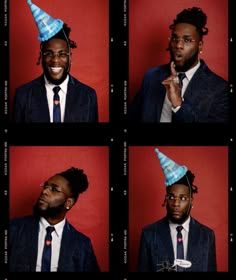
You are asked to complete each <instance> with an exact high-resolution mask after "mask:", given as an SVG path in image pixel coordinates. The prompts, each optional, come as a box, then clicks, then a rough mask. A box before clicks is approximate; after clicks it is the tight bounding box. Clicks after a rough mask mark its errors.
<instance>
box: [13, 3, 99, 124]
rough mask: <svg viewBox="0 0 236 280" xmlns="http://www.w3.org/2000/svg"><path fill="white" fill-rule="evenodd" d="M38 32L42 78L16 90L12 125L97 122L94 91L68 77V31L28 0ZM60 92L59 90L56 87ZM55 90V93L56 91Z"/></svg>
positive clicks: (72, 43)
mask: <svg viewBox="0 0 236 280" xmlns="http://www.w3.org/2000/svg"><path fill="white" fill-rule="evenodd" d="M28 4H29V5H30V8H31V11H32V14H33V16H34V19H35V22H36V25H37V27H38V29H39V36H38V39H39V40H40V42H41V43H40V56H39V61H38V64H40V61H41V60H42V68H43V75H41V76H40V77H38V78H36V79H35V80H33V81H30V82H29V83H27V84H24V85H22V86H20V87H18V88H17V89H16V93H15V97H14V106H13V115H14V117H13V118H14V121H15V122H17V123H21V122H27V123H29V122H40V123H45V122H59V123H60V122H98V104H97V95H96V91H95V90H94V89H93V88H91V87H90V86H88V85H85V84H83V83H81V82H80V81H78V80H77V79H76V78H74V77H73V76H71V75H70V74H69V73H70V67H71V63H72V62H71V56H72V53H71V49H73V48H76V47H77V46H76V43H75V42H74V41H73V40H71V39H70V37H69V35H70V31H71V28H70V27H68V26H67V24H65V23H63V21H62V20H60V19H53V18H52V17H50V16H49V15H48V14H47V13H45V12H44V11H42V10H41V9H39V8H38V7H37V6H36V5H34V4H32V2H31V1H30V0H28ZM58 86H59V87H60V88H59V87H58ZM54 88H56V89H58V91H57V92H55V89H54Z"/></svg>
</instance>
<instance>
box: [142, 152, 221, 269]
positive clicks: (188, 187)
mask: <svg viewBox="0 0 236 280" xmlns="http://www.w3.org/2000/svg"><path fill="white" fill-rule="evenodd" d="M155 151H156V153H157V156H158V158H159V160H160V164H161V167H162V169H163V171H164V174H165V178H166V180H165V185H166V196H165V199H164V203H163V205H162V206H166V210H167V214H166V216H165V217H163V218H162V219H160V220H158V221H156V222H154V223H152V224H150V225H147V226H145V227H144V228H143V229H142V234H141V239H140V248H139V258H138V271H139V272H163V271H177V272H179V271H181V272H184V271H186V272H207V271H216V270H217V265H216V245H215V234H214V231H213V230H212V229H210V228H209V227H207V226H205V225H203V224H201V223H200V222H198V221H197V220H196V219H194V218H193V217H192V216H191V215H190V212H191V208H192V205H193V193H197V192H198V188H197V187H196V186H194V185H193V181H194V177H195V176H194V174H193V173H192V172H191V171H190V170H188V169H187V167H186V166H180V165H178V164H177V163H175V162H174V161H172V160H171V159H169V158H168V157H166V156H165V155H164V154H163V153H161V152H160V151H159V150H158V149H155ZM179 226H180V230H181V231H180V232H178V229H179Z"/></svg>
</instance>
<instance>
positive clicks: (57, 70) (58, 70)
mask: <svg viewBox="0 0 236 280" xmlns="http://www.w3.org/2000/svg"><path fill="white" fill-rule="evenodd" d="M51 71H52V72H54V73H58V72H60V71H61V67H51Z"/></svg>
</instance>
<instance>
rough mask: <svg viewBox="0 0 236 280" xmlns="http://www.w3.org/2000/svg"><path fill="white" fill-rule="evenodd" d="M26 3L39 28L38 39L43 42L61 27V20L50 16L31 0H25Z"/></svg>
mask: <svg viewBox="0 0 236 280" xmlns="http://www.w3.org/2000/svg"><path fill="white" fill-rule="evenodd" d="M27 3H28V4H29V6H30V9H31V12H32V15H33V17H34V20H35V23H36V25H37V27H38V30H39V36H38V39H39V41H41V42H43V41H47V40H49V39H50V38H52V37H53V36H54V35H55V34H56V33H58V32H59V31H60V30H61V29H62V26H63V21H62V20H60V19H54V18H52V17H51V16H49V15H48V14H47V13H46V12H44V11H43V10H41V9H40V8H39V7H37V6H36V5H34V4H33V3H32V2H31V0H27Z"/></svg>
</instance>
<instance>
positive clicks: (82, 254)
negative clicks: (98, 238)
mask: <svg viewBox="0 0 236 280" xmlns="http://www.w3.org/2000/svg"><path fill="white" fill-rule="evenodd" d="M38 231H39V220H38V219H37V218H35V217H33V216H26V217H22V218H16V219H13V220H11V221H10V229H9V271H10V272H34V271H35V270H36V262H37V251H38ZM59 271H61V272H99V271H100V269H99V266H98V263H97V259H96V257H95V254H94V251H93V247H92V244H91V241H90V239H89V237H87V236H85V235H84V234H82V233H81V232H79V231H77V230H76V229H75V228H74V227H73V226H72V225H70V224H69V223H68V222H67V221H66V224H65V226H64V229H63V234H62V240H61V249H60V256H59V263H58V272H59Z"/></svg>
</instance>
